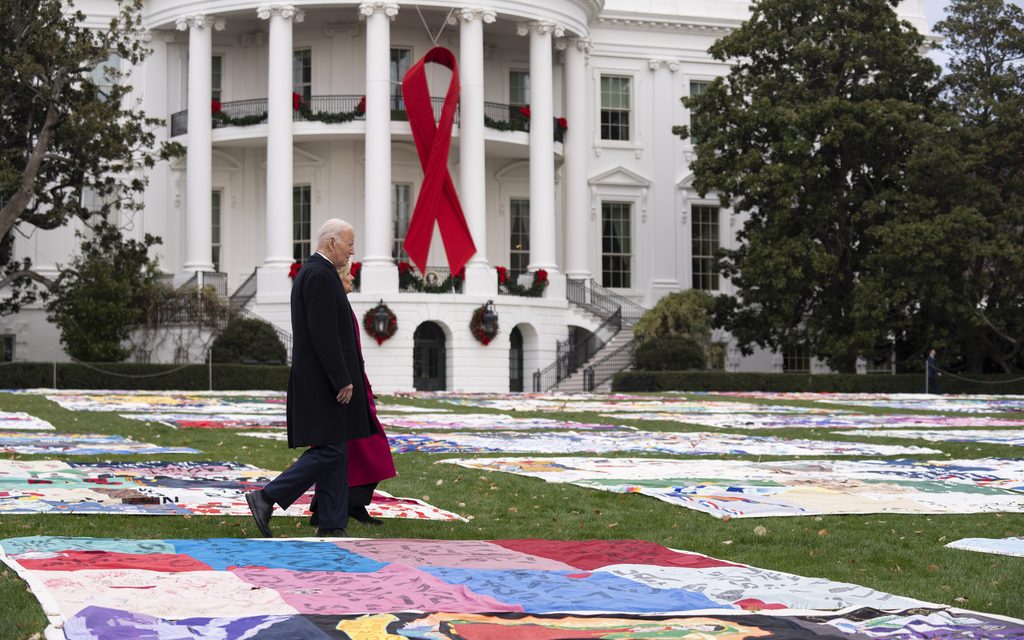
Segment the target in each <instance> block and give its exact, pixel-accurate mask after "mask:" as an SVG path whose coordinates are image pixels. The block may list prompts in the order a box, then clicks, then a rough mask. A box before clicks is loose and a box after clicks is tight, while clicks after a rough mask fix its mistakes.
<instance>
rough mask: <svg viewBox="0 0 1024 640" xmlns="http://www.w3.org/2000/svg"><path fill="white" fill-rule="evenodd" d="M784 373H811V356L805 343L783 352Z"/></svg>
mask: <svg viewBox="0 0 1024 640" xmlns="http://www.w3.org/2000/svg"><path fill="white" fill-rule="evenodd" d="M782 372H783V373H810V372H811V357H810V353H809V352H808V350H807V347H806V346H804V345H797V346H794V347H790V348H788V349H786V350H785V351H783V352H782Z"/></svg>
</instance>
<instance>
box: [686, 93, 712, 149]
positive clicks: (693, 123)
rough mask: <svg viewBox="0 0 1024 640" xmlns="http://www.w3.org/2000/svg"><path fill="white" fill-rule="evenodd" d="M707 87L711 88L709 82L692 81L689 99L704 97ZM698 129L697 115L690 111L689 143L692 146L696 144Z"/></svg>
mask: <svg viewBox="0 0 1024 640" xmlns="http://www.w3.org/2000/svg"><path fill="white" fill-rule="evenodd" d="M709 86H711V83H710V82H705V81H703V80H694V81H692V82H690V97H691V98H692V97H694V96H701V95H704V93H705V92H706V91H707V90H708V87H709ZM699 129H700V120H699V118H698V117H697V113H696V112H695V111H693V110H691V111H690V142H691V143H692V144H697V139H698V134H699V131H698V130H699Z"/></svg>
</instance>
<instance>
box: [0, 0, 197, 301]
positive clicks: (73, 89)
mask: <svg viewBox="0 0 1024 640" xmlns="http://www.w3.org/2000/svg"><path fill="white" fill-rule="evenodd" d="M69 4H70V3H66V2H64V1H62V0H25V1H19V2H8V3H5V5H4V14H3V19H2V20H0V68H2V69H3V73H0V96H2V98H0V290H4V295H3V296H2V297H0V314H4V313H12V312H16V311H18V310H19V309H20V307H21V306H22V305H23V304H27V303H31V302H33V301H34V300H36V299H37V297H38V296H37V289H36V286H37V285H40V284H41V285H43V286H44V287H46V288H51V287H53V286H54V283H53V282H52V281H51V280H49V279H47V278H45V277H43V276H42V275H40V274H38V273H35V272H34V271H33V270H32V263H31V261H29V260H16V259H15V256H14V255H13V251H12V245H13V242H12V237H11V234H12V230H13V229H14V228H15V226H16V225H17V226H18V227H19V228H21V229H22V231H23V232H24V233H26V234H28V233H31V231H32V228H33V227H35V228H39V229H54V228H57V227H61V226H63V225H65V224H67V223H68V221H69V220H71V219H73V218H80V219H83V220H87V219H89V218H91V217H93V216H96V217H103V218H107V216H108V214H110V213H112V212H114V211H119V212H121V214H122V215H123V214H125V213H126V212H130V211H131V210H133V209H136V208H138V207H139V206H140V205H139V204H138V203H137V202H136V200H135V196H136V195H138V194H140V193H141V192H142V190H143V189H144V187H145V184H146V177H145V173H144V171H139V170H140V169H141V170H144V169H146V168H149V167H152V166H153V165H154V163H155V162H156V160H157V159H158V158H159V157H161V156H166V155H167V154H170V153H174V152H176V151H177V150H178V146H177V145H166V146H165V147H163V148H161V149H160V150H159V151H156V150H154V140H155V139H154V136H153V133H152V128H153V127H154V126H156V125H157V124H159V123H160V121H159V120H156V119H153V118H149V117H147V116H146V115H145V114H144V113H142V112H141V111H138V110H137V109H135V105H134V104H131V103H130V102H129V100H128V98H129V95H130V93H131V91H132V87H131V86H130V85H129V84H127V82H126V79H125V78H124V76H123V74H122V72H121V70H120V66H121V64H126V65H137V64H138V63H140V62H141V61H142V60H143V58H144V57H145V56H146V54H147V53H148V51H147V50H146V48H145V47H144V46H143V43H142V42H141V41H140V39H139V38H140V34H141V32H142V25H141V19H140V8H141V6H142V2H141V0H122V1H121V2H120V3H119V8H120V13H119V15H118V16H117V17H115V18H113V19H112V20H111V21H110V23H109V24H108V25H107V28H105V29H91V28H87V27H86V26H85V24H84V22H85V16H84V15H83V14H82V13H80V12H73V11H71V12H69V11H68V8H69V7H68V5H69Z"/></svg>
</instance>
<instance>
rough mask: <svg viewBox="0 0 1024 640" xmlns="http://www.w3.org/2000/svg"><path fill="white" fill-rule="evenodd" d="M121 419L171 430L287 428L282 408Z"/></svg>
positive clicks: (136, 415) (133, 415)
mask: <svg viewBox="0 0 1024 640" xmlns="http://www.w3.org/2000/svg"><path fill="white" fill-rule="evenodd" d="M121 417H122V418H128V419H129V420H138V421H139V422H156V423H158V424H162V425H164V426H168V427H171V428H172V429H284V428H285V427H287V426H288V424H287V421H286V419H285V415H284V408H283V407H282V408H281V409H280V413H268V414H248V413H209V414H206V413H122V414H121Z"/></svg>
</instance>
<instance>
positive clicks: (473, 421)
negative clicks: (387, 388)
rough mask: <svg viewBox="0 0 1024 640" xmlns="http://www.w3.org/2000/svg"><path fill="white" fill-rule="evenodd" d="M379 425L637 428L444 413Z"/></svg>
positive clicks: (505, 428) (391, 419) (386, 420)
mask: <svg viewBox="0 0 1024 640" xmlns="http://www.w3.org/2000/svg"><path fill="white" fill-rule="evenodd" d="M377 417H378V418H380V422H381V424H383V425H384V426H385V427H389V428H398V429H416V430H429V429H488V430H490V429H496V430H500V431H517V430H522V429H548V430H555V431H561V430H570V429H572V430H581V429H586V430H605V431H635V430H636V427H627V426H624V425H614V424H590V423H585V422H573V421H571V420H558V419H554V418H514V417H512V416H508V415H504V414H499V413H446V414H437V415H433V414H421V415H412V416H383V415H382V416H377Z"/></svg>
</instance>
